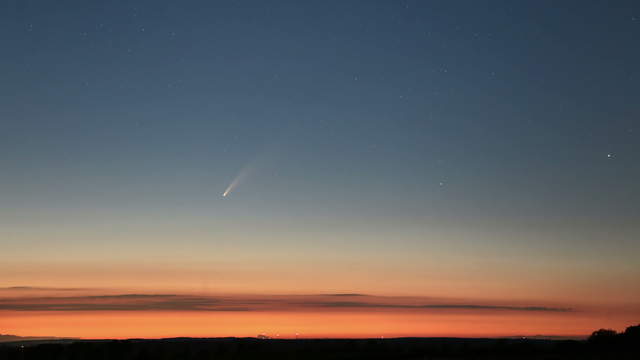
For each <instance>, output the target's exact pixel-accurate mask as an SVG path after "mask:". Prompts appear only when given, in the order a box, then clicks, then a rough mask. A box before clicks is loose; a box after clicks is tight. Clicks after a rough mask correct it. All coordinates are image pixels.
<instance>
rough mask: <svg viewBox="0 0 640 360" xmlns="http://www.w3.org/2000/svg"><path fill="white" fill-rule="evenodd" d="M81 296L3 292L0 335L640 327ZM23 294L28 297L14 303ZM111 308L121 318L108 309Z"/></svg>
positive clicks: (607, 317)
mask: <svg viewBox="0 0 640 360" xmlns="http://www.w3.org/2000/svg"><path fill="white" fill-rule="evenodd" d="M78 291H82V290H76V289H57V290H47V289H29V290H23V289H5V290H4V294H3V296H1V297H0V309H4V310H0V319H1V320H2V322H1V324H0V325H1V326H2V327H1V332H2V333H5V334H13V335H19V336H56V337H75V338H85V339H100V338H114V339H124V338H166V337H253V336H257V335H258V334H268V335H269V336H271V337H276V335H279V336H278V337H280V338H294V337H295V336H296V335H295V334H299V337H303V338H377V337H381V336H384V337H387V338H390V337H503V336H534V335H547V336H586V335H588V334H589V333H591V332H592V331H593V330H596V329H598V328H602V327H607V328H614V329H624V328H625V327H626V326H629V325H631V324H630V323H629V320H630V319H631V320H633V319H639V318H640V309H638V308H637V307H635V306H630V307H627V308H624V307H618V308H615V309H614V308H610V307H609V308H602V307H589V306H584V307H580V308H577V309H570V310H566V311H565V310H563V309H564V308H561V307H552V306H548V305H545V306H538V305H536V308H535V309H533V310H532V309H530V307H529V306H528V305H524V304H518V303H510V304H507V303H493V304H488V303H486V302H485V303H483V302H473V301H472V300H467V301H465V302H460V300H458V301H452V300H451V299H449V300H447V299H440V300H438V299H433V298H419V297H380V296H369V295H358V294H327V295H305V296H300V295H284V296H269V295H245V296H240V295H233V296H229V295H224V296H223V295H219V296H214V295H211V296H210V297H209V296H207V295H144V294H142V295H136V294H120V295H117V294H118V293H111V294H105V293H101V294H97V293H96V292H95V291H92V292H91V294H90V295H86V294H84V295H78V294H77V293H78ZM21 292H22V293H24V292H28V293H29V294H28V295H27V296H23V297H16V293H21ZM69 293H72V295H69ZM425 303H429V304H431V305H426V306H425V305H424V304H425ZM60 306H62V307H60ZM109 307H111V308H112V309H113V308H120V310H117V311H115V310H104V309H106V308H109ZM34 309H41V310H34ZM51 309H57V310H56V311H52V310H51ZM69 309H71V310H69ZM73 309H84V310H73ZM101 309H102V310H101ZM123 309H126V310H123ZM172 309H173V310H172ZM175 309H178V310H175ZM193 309H198V310H193ZM538 309H539V310H538Z"/></svg>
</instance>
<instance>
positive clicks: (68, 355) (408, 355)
mask: <svg viewBox="0 0 640 360" xmlns="http://www.w3.org/2000/svg"><path fill="white" fill-rule="evenodd" d="M638 330H640V326H633V327H630V328H628V329H627V331H626V332H625V333H621V334H617V333H615V332H613V331H611V330H598V331H596V332H594V333H593V335H592V336H591V337H590V338H589V340H584V341H578V340H541V339H456V338H398V339H322V340H320V339H313V340H311V339H300V340H275V339H257V338H214V339H195V338H175V339H161V340H143V339H139V340H138V339H131V340H86V341H73V340H67V341H63V340H50V341H20V342H13V343H5V344H2V345H0V359H3V360H4V359H7V360H13V359H19V360H31V359H34V360H35V359H38V360H39V359H49V360H67V359H92V360H111V359H121V360H146V359H153V360H173V359H181V360H191V359H211V360H213V359H394V360H395V359H397V360H402V359H433V360H436V359H438V360H449V359H452V360H453V359H525V360H526V359H532V360H533V359H540V360H554V359H558V360H560V359H563V360H564V359H581V360H588V359H617V360H626V359H629V360H631V359H634V360H635V359H639V358H640V338H639V337H638V336H639V331H638Z"/></svg>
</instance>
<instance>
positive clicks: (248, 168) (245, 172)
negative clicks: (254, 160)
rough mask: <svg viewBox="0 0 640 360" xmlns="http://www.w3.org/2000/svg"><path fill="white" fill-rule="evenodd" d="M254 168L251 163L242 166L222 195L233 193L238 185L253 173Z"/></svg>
mask: <svg viewBox="0 0 640 360" xmlns="http://www.w3.org/2000/svg"><path fill="white" fill-rule="evenodd" d="M252 168H253V167H252V166H251V164H249V165H247V166H245V167H244V168H242V170H240V172H239V173H238V175H236V177H235V178H234V179H233V181H231V184H229V186H227V188H226V189H225V190H224V192H223V193H222V197H227V196H229V194H231V193H232V192H233V190H235V188H236V187H238V185H239V184H240V183H241V182H242V181H243V180H244V179H245V178H246V177H247V176H248V175H249V174H250V173H251V170H252Z"/></svg>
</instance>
